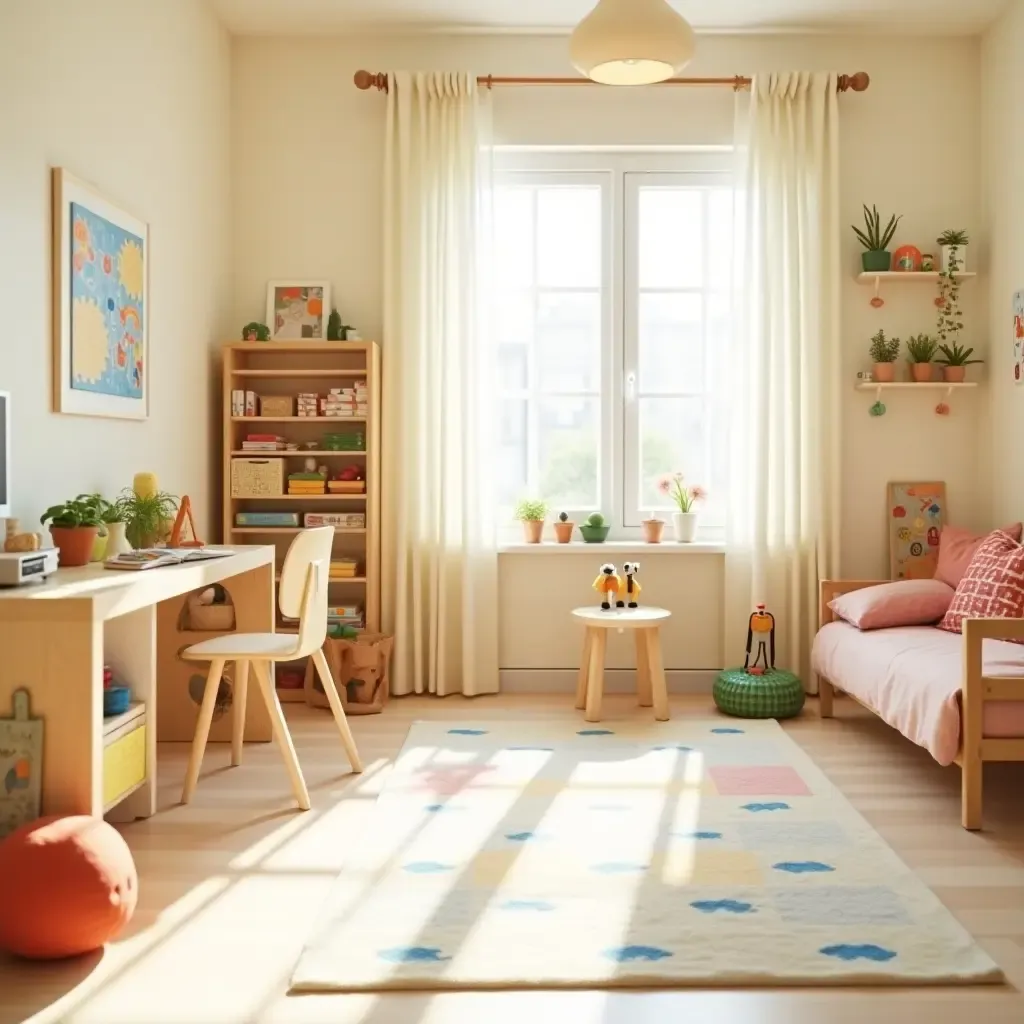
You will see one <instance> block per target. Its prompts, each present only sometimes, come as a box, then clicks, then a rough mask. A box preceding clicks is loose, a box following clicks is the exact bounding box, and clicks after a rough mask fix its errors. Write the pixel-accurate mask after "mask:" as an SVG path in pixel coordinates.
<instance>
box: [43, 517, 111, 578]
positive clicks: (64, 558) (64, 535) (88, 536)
mask: <svg viewBox="0 0 1024 1024" xmlns="http://www.w3.org/2000/svg"><path fill="white" fill-rule="evenodd" d="M99 532H100V528H99V527H98V526H51V527H50V536H51V537H52V538H53V546H54V547H55V548H56V549H57V551H58V553H59V555H60V564H61V565H62V566H64V567H65V568H66V567H68V566H72V565H88V564H89V561H90V559H91V558H92V546H93V544H95V543H96V535H97V534H98V533H99Z"/></svg>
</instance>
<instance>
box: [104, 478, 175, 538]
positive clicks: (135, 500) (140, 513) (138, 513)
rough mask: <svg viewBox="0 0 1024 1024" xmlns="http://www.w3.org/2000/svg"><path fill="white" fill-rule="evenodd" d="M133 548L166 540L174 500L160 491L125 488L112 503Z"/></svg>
mask: <svg viewBox="0 0 1024 1024" xmlns="http://www.w3.org/2000/svg"><path fill="white" fill-rule="evenodd" d="M114 508H115V509H116V510H117V513H118V515H119V516H120V517H121V519H120V521H121V522H123V523H124V524H125V536H126V537H127V538H128V543H129V544H131V546H132V547H133V548H151V547H154V546H155V545H157V544H159V543H160V542H161V541H163V540H166V539H167V537H168V536H169V535H170V532H171V527H172V526H173V525H174V516H175V513H176V512H177V510H178V499H177V498H175V497H174V496H173V495H172V494H167V493H166V492H164V491H153V492H151V493H150V492H146V491H143V493H141V494H140V493H139V492H138V491H137V490H133V489H131V488H128V489H127V490H125V491H122V493H121V497H119V498H118V499H117V501H116V502H114Z"/></svg>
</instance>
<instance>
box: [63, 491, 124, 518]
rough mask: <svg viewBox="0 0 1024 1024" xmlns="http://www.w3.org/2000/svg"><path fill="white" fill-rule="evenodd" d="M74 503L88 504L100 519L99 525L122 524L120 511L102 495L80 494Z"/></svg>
mask: <svg viewBox="0 0 1024 1024" xmlns="http://www.w3.org/2000/svg"><path fill="white" fill-rule="evenodd" d="M75 500H76V501H85V502H88V503H89V504H90V505H92V506H93V508H95V509H96V513H97V514H98V515H99V517H100V522H101V523H120V522H123V517H122V513H121V510H120V509H119V508H118V507H117V505H116V504H115V503H114V502H110V501H107V499H106V498H104V497H103V495H102V494H80V495H79V496H78V497H77V498H76V499H75Z"/></svg>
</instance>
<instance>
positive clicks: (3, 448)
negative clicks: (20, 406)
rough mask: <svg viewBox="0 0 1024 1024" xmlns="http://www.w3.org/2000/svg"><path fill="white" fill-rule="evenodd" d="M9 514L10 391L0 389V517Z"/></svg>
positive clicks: (6, 516) (4, 517)
mask: <svg viewBox="0 0 1024 1024" xmlns="http://www.w3.org/2000/svg"><path fill="white" fill-rule="evenodd" d="M10 514H11V393H10V392H9V391H0V519H7V518H8V517H9V516H10Z"/></svg>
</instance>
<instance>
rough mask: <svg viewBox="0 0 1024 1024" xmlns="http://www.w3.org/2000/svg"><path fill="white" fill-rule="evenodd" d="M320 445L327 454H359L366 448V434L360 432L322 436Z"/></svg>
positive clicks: (352, 431)
mask: <svg viewBox="0 0 1024 1024" xmlns="http://www.w3.org/2000/svg"><path fill="white" fill-rule="evenodd" d="M321 444H322V445H323V449H324V451H327V452H360V451H362V450H363V449H364V448H365V447H366V434H365V433H364V432H363V431H362V430H351V431H347V432H346V433H344V434H324V436H323V440H322V441H321Z"/></svg>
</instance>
